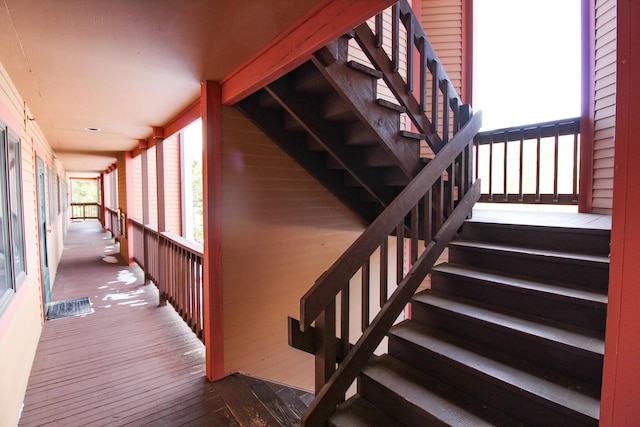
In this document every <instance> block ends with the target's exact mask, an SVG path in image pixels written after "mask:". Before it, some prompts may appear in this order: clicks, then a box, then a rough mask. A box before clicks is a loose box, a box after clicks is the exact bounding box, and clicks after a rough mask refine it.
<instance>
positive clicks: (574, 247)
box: [460, 220, 611, 257]
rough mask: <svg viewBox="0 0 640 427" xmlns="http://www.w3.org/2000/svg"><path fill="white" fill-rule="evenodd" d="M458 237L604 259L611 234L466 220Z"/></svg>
mask: <svg viewBox="0 0 640 427" xmlns="http://www.w3.org/2000/svg"><path fill="white" fill-rule="evenodd" d="M460 238H461V239H463V240H476V241H483V242H493V243H502V244H510V245H516V246H527V247H535V248H538V249H549V250H556V251H563V252H573V253H586V254H591V255H597V256H603V257H606V256H608V255H609V252H610V248H609V245H610V242H611V231H610V230H602V229H584V228H568V227H548V226H536V225H522V224H496V223H488V222H481V221H475V220H468V221H466V222H465V223H464V226H463V227H462V232H461V233H460Z"/></svg>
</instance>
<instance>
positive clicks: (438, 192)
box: [431, 176, 444, 237]
mask: <svg viewBox="0 0 640 427" xmlns="http://www.w3.org/2000/svg"><path fill="white" fill-rule="evenodd" d="M431 194H432V196H433V213H434V218H433V228H434V237H435V233H437V231H438V230H440V228H442V224H444V215H443V210H444V178H443V177H442V176H441V177H440V178H438V180H437V181H436V182H435V183H434V184H433V189H432V191H431Z"/></svg>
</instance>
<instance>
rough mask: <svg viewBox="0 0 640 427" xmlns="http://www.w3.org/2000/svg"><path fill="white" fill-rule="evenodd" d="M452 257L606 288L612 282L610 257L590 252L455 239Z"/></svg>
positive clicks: (585, 285)
mask: <svg viewBox="0 0 640 427" xmlns="http://www.w3.org/2000/svg"><path fill="white" fill-rule="evenodd" d="M449 261H451V262H454V263H457V264H465V265H471V266H474V267H482V268H488V269H495V270H498V271H503V272H506V273H511V274H520V275H527V276H531V277H535V278H538V279H543V280H552V281H559V282H564V283H568V284H574V285H576V286H578V287H589V288H595V289H600V290H605V291H606V289H607V287H608V283H609V258H608V257H603V256H597V255H590V254H576V253H569V252H561V251H554V250H549V249H533V248H529V247H522V246H511V245H505V244H500V243H486V242H478V241H468V240H455V241H453V242H451V243H450V244H449Z"/></svg>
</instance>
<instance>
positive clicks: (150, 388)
mask: <svg viewBox="0 0 640 427" xmlns="http://www.w3.org/2000/svg"><path fill="white" fill-rule="evenodd" d="M117 251H118V248H117V245H115V244H114V243H113V240H111V239H110V237H109V235H108V234H106V233H104V232H103V230H102V228H101V227H100V225H99V224H98V223H97V222H94V221H83V222H73V223H72V224H71V227H70V229H69V233H68V235H67V239H66V241H65V248H64V252H63V255H62V260H61V263H60V265H59V269H58V275H57V277H56V282H55V286H54V287H53V292H52V300H53V301H61V300H66V299H73V298H79V297H85V296H88V297H89V298H90V300H91V304H92V308H93V313H91V314H87V315H84V316H74V317H67V318H62V319H56V320H51V321H47V322H46V323H45V326H44V329H43V332H42V336H41V339H40V343H39V346H38V350H37V353H36V357H35V361H34V364H33V368H32V372H31V376H30V378H29V385H28V389H27V394H26V396H25V402H24V403H25V406H24V410H23V413H22V417H21V419H20V425H21V426H42V425H47V426H49V425H51V426H54V425H63V426H101V425H109V426H114V425H117V426H124V425H127V426H141V425H151V426H177V425H193V426H197V425H208V426H272V425H273V426H280V425H287V426H288V425H291V424H296V422H299V415H300V414H301V412H302V411H304V409H305V408H306V407H307V406H308V404H309V401H310V397H311V396H312V395H311V394H310V393H308V392H305V391H303V390H297V389H292V388H289V387H286V386H284V385H280V384H275V383H272V382H269V381H266V380H262V379H258V378H253V377H249V376H246V375H242V374H234V375H231V376H229V377H227V378H225V379H223V380H221V381H217V382H215V383H210V382H209V381H207V379H206V377H205V363H204V346H203V345H202V343H201V342H200V340H198V338H197V337H196V336H195V335H194V334H193V332H191V330H190V329H189V328H188V327H187V326H186V324H185V323H184V322H183V321H182V319H181V318H180V317H179V316H178V315H177V313H176V312H175V311H174V310H173V308H172V307H171V306H170V305H167V306H164V307H158V292H157V289H156V287H155V286H154V285H146V286H145V285H144V284H143V274H142V271H141V270H140V269H139V268H138V267H137V266H127V265H123V264H122V263H119V262H118V259H117V258H116V257H115V254H116V253H117Z"/></svg>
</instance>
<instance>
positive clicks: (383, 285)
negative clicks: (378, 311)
mask: <svg viewBox="0 0 640 427" xmlns="http://www.w3.org/2000/svg"><path fill="white" fill-rule="evenodd" d="M388 282H389V239H388V238H385V239H384V240H383V241H382V244H381V245H380V307H382V306H383V305H384V303H386V302H387V295H388V286H387V285H388Z"/></svg>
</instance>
